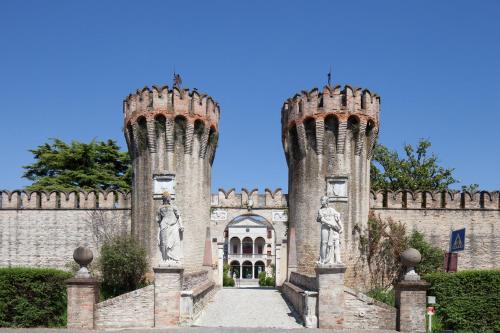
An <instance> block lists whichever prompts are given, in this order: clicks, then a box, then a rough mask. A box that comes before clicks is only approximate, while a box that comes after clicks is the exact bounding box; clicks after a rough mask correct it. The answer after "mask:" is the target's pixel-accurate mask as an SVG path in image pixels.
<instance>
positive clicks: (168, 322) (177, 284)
mask: <svg viewBox="0 0 500 333" xmlns="http://www.w3.org/2000/svg"><path fill="white" fill-rule="evenodd" d="M153 271H154V273H155V301H154V302H155V304H154V306H155V310H154V318H155V327H160V328H161V327H174V326H178V325H179V324H180V314H181V313H180V301H181V290H182V276H183V273H184V268H181V267H155V268H153Z"/></svg>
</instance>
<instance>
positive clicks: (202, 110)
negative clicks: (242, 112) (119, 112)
mask: <svg viewBox="0 0 500 333" xmlns="http://www.w3.org/2000/svg"><path fill="white" fill-rule="evenodd" d="M123 114H124V117H125V126H129V125H132V124H134V123H136V122H137V121H138V120H139V119H140V118H141V117H144V118H145V119H146V120H147V121H148V120H154V119H155V118H156V117H158V116H160V115H162V116H164V117H165V118H167V119H168V118H175V117H177V116H182V117H185V118H186V120H187V121H188V123H194V122H195V121H197V120H201V121H203V123H204V125H205V127H206V128H212V129H213V130H215V131H216V132H217V131H218V125H219V117H220V110H219V104H218V103H217V102H216V101H215V100H214V99H213V98H212V97H210V96H208V95H207V94H203V93H201V92H199V91H198V90H196V89H192V90H189V89H179V88H178V87H175V86H174V87H173V88H172V89H169V87H168V86H163V87H158V86H152V88H149V87H144V88H142V89H140V90H137V91H136V92H135V93H133V94H130V95H128V96H127V97H126V98H125V100H124V101H123Z"/></svg>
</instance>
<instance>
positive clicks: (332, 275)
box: [315, 264, 346, 329]
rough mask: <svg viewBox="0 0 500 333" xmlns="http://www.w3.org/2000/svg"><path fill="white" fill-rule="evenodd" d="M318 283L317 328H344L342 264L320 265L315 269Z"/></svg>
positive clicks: (343, 269) (343, 268) (344, 269)
mask: <svg viewBox="0 0 500 333" xmlns="http://www.w3.org/2000/svg"><path fill="white" fill-rule="evenodd" d="M315 270H316V278H317V281H318V324H319V325H318V327H319V328H330V329H331V328H333V329H342V328H344V274H345V271H346V266H345V265H343V264H332V265H321V266H317V267H316V268H315Z"/></svg>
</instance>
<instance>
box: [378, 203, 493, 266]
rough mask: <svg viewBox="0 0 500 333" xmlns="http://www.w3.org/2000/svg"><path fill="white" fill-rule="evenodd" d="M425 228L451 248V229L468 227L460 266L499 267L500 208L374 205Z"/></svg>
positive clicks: (429, 235)
mask: <svg viewBox="0 0 500 333" xmlns="http://www.w3.org/2000/svg"><path fill="white" fill-rule="evenodd" d="M374 211H375V213H376V214H380V216H381V217H383V218H388V217H391V218H392V219H393V220H395V221H400V222H402V223H404V224H406V226H407V230H408V231H409V232H411V230H418V231H420V232H422V233H423V234H424V235H425V237H426V238H427V240H428V241H430V243H431V244H434V245H436V246H439V247H441V248H442V249H443V250H447V249H448V248H449V239H450V231H451V230H452V229H460V228H464V227H465V228H466V233H465V251H463V252H460V253H459V254H458V269H459V270H463V269H480V268H483V269H486V268H498V267H499V261H498V258H500V210H486V209H384V208H377V209H374Z"/></svg>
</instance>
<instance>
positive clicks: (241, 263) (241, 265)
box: [240, 261, 243, 279]
mask: <svg viewBox="0 0 500 333" xmlns="http://www.w3.org/2000/svg"><path fill="white" fill-rule="evenodd" d="M242 276H243V261H240V279H241V278H242Z"/></svg>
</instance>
